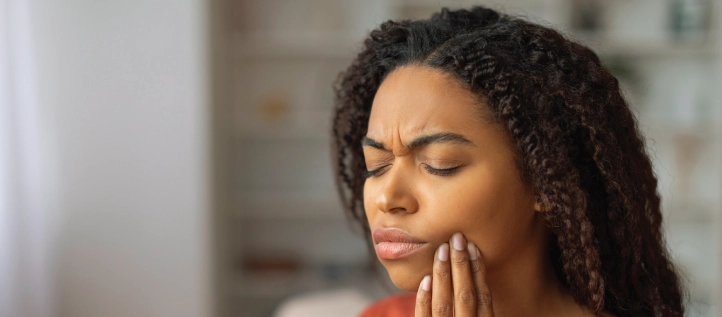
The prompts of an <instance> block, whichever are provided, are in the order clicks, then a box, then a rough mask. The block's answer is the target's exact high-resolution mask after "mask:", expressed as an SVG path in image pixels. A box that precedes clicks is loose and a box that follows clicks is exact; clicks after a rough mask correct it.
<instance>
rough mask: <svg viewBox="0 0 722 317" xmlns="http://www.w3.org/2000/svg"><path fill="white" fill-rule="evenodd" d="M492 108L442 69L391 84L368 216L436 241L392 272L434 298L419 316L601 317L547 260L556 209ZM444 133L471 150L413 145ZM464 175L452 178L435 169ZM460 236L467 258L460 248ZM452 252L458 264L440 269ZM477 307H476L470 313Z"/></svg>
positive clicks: (376, 109) (374, 143) (377, 101)
mask: <svg viewBox="0 0 722 317" xmlns="http://www.w3.org/2000/svg"><path fill="white" fill-rule="evenodd" d="M485 109H486V108H485V105H484V103H483V101H481V100H480V99H479V98H478V96H476V95H474V94H473V93H471V92H470V91H469V90H467V89H466V88H464V86H463V85H462V84H461V83H460V82H459V81H458V80H457V79H455V78H453V77H452V76H450V75H448V74H445V73H443V72H441V71H439V70H436V69H432V68H428V67H424V66H403V67H400V68H398V69H396V70H394V71H393V72H392V73H390V74H389V75H388V76H387V77H386V79H385V80H384V81H383V83H382V84H381V86H380V87H379V90H378V92H377V93H376V96H375V98H374V101H373V105H372V108H371V115H370V118H369V126H368V132H367V135H366V137H367V138H368V139H367V140H366V141H365V142H364V147H363V150H364V158H365V160H366V166H367V168H368V170H369V171H375V174H374V175H372V176H370V177H369V178H367V180H366V183H365V185H364V207H365V211H366V215H367V217H368V220H369V225H370V228H371V230H374V229H376V228H379V227H391V228H399V229H402V230H404V231H406V232H408V233H410V234H411V235H412V236H414V237H415V238H417V239H419V240H421V241H423V242H424V244H423V246H422V247H421V249H420V250H418V251H417V252H415V253H413V254H411V255H410V256H408V257H405V258H401V259H395V260H384V259H382V260H381V263H382V264H383V265H384V266H385V268H386V269H387V270H388V272H389V275H390V276H391V279H392V281H393V282H394V284H395V285H396V286H397V287H399V288H400V289H403V290H407V291H413V292H415V291H417V290H422V291H420V292H419V293H418V296H419V297H418V300H419V301H418V303H417V316H432V315H433V316H450V315H449V314H446V315H445V314H443V312H444V309H436V308H433V307H437V308H438V307H444V303H446V304H448V305H447V306H448V307H454V308H453V309H450V310H446V312H447V313H449V312H451V311H454V310H456V311H457V314H456V316H586V315H589V312H588V311H587V310H585V309H584V308H583V307H581V306H579V305H577V304H576V303H574V301H573V299H572V297H571V296H570V295H569V294H568V292H566V291H565V290H564V289H563V288H562V287H561V286H560V285H559V283H558V280H557V277H556V275H555V274H554V272H553V269H552V267H551V262H550V260H549V258H548V255H547V252H546V247H547V237H548V230H547V228H546V226H545V224H544V222H543V220H542V217H541V216H542V214H541V213H542V212H544V211H543V210H542V209H541V208H540V204H538V203H537V201H536V197H535V195H534V192H533V190H532V188H531V187H530V186H529V185H528V184H525V183H524V182H523V181H522V179H521V177H520V174H519V170H518V168H517V166H516V163H515V154H514V150H513V146H512V141H511V138H510V137H509V135H508V134H507V133H506V131H505V130H504V128H503V127H501V126H499V125H497V124H493V123H492V122H491V120H488V117H489V116H488V115H486V114H487V113H488V112H486V110H485ZM439 133H453V134H457V135H460V136H463V138H465V139H466V140H468V141H469V142H458V141H457V142H451V141H444V140H436V141H435V142H430V143H428V144H423V145H421V146H417V147H413V148H411V149H410V148H409V145H411V144H412V143H414V140H417V139H418V138H419V137H421V136H429V135H435V134H439ZM447 139H448V138H447ZM379 147H381V148H383V149H379ZM454 167H458V168H457V169H456V170H455V171H454V172H453V173H451V174H449V175H436V174H433V173H432V172H433V170H429V168H434V169H448V168H454ZM455 233H459V234H458V237H460V238H461V239H462V240H463V245H465V246H467V247H466V248H463V250H456V249H454V248H453V247H451V248H449V245H450V244H451V242H452V240H451V238H452V235H454V234H455ZM457 239H458V238H457ZM467 241H468V242H469V243H467ZM442 245H446V247H445V248H447V250H448V249H450V256H449V257H448V258H450V260H447V261H440V260H439V257H438V256H437V255H438V254H437V251H438V250H439V248H440V247H441V246H442ZM451 245H453V244H451ZM457 245H459V244H457ZM477 246H478V257H477V259H476V261H470V255H471V254H470V253H469V251H468V250H476V247H477ZM442 250H443V248H442ZM481 268H485V269H483V270H482V269H481ZM444 272H446V273H449V272H451V273H452V274H445V273H444ZM427 275H429V276H430V280H431V283H430V284H431V285H429V286H430V287H429V289H430V290H429V291H424V290H423V289H422V288H419V287H420V286H421V282H422V279H423V278H424V277H425V276H427ZM480 290H481V291H480ZM454 292H457V295H456V296H454V295H453V294H454ZM459 292H461V293H459ZM462 294H467V295H468V294H471V295H472V296H471V298H472V299H473V300H468V298H470V296H462ZM425 296H427V297H428V298H427V297H425ZM489 298H491V301H489V300H488V299H489ZM454 300H456V302H454ZM484 303H486V305H480V306H476V304H484ZM469 305H471V306H473V307H475V308H473V309H471V308H469V309H465V308H464V307H467V306H469ZM485 306H488V307H489V308H490V307H493V311H492V310H485V308H484V307H485ZM467 308H468V307H467ZM425 312H426V313H428V314H424V313H425ZM432 312H434V313H433V314H432Z"/></svg>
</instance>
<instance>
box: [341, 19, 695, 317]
mask: <svg viewBox="0 0 722 317" xmlns="http://www.w3.org/2000/svg"><path fill="white" fill-rule="evenodd" d="M403 65H420V66H425V67H432V68H434V69H438V70H441V71H443V72H445V73H448V74H451V75H453V76H454V77H455V78H457V79H459V80H460V82H462V83H463V84H464V85H465V86H466V87H467V89H469V90H470V91H471V92H473V93H475V94H476V95H478V96H480V97H481V98H482V100H484V101H485V103H486V106H487V107H489V110H491V113H493V117H494V118H493V120H495V122H496V123H497V124H500V125H502V126H504V127H505V128H506V131H507V132H508V133H509V135H510V136H511V138H512V140H513V141H514V147H515V151H516V159H517V164H518V167H519V170H520V171H521V173H522V175H523V180H524V181H525V182H527V183H528V184H530V185H532V186H533V188H534V189H535V193H536V196H537V200H538V201H539V202H540V203H541V204H542V206H543V208H545V209H547V210H549V212H545V213H543V214H544V217H545V221H546V223H547V226H548V227H549V229H550V234H551V235H552V236H553V237H552V239H550V245H549V252H550V254H551V257H552V260H553V262H554V263H553V264H554V268H555V270H556V272H557V274H558V276H559V277H560V280H561V282H562V283H563V284H564V285H565V287H567V288H568V289H569V290H570V291H571V293H572V294H573V296H574V299H575V300H576V301H577V303H579V304H581V305H585V306H587V307H589V308H590V309H592V310H593V311H594V312H596V313H597V314H599V313H601V312H602V311H604V310H606V311H608V312H611V313H613V314H615V315H617V316H636V317H639V316H683V314H684V305H683V297H684V294H683V288H682V286H681V282H680V277H679V276H678V273H677V271H676V268H675V266H674V264H673V263H672V262H671V260H670V258H669V255H668V251H667V248H666V244H665V241H664V238H663V235H662V231H661V225H662V215H661V213H660V196H659V193H658V192H657V178H656V176H655V174H654V172H653V170H652V164H651V162H650V159H649V156H648V155H647V153H646V150H645V143H644V140H643V138H642V137H641V134H640V132H639V130H638V127H637V121H636V118H635V116H634V115H633V113H632V112H631V111H630V109H629V106H628V105H627V102H626V101H625V99H624V98H623V96H622V94H621V92H620V88H619V82H618V80H617V79H616V78H615V77H614V76H613V75H611V74H610V72H609V71H608V70H607V69H606V68H605V67H604V66H603V65H602V62H601V61H600V59H599V57H598V56H597V55H596V54H595V53H594V52H593V51H592V50H590V49H589V48H587V47H585V46H582V45H580V44H577V43H575V42H573V41H570V40H568V39H567V38H565V36H563V35H562V34H560V33H559V32H557V31H555V30H552V29H550V28H547V27H544V26H541V25H538V24H535V23H531V22H528V21H525V20H523V19H521V18H517V17H512V16H509V15H505V14H501V13H498V12H496V11H494V10H492V9H488V8H484V7H479V6H477V7H474V8H472V9H471V10H464V9H462V10H455V11H450V10H448V9H446V8H444V9H442V10H441V12H440V13H436V14H434V15H433V16H432V17H431V18H430V19H428V20H418V21H411V20H403V21H387V22H385V23H383V24H381V26H380V27H379V28H377V29H375V30H373V31H372V32H371V33H370V35H369V36H368V38H366V39H365V41H364V43H363V48H362V50H361V52H360V53H359V54H358V56H357V57H356V59H355V60H354V61H353V63H352V64H351V66H349V67H348V69H346V71H345V72H343V73H341V74H340V76H339V78H338V80H337V81H336V83H335V85H334V89H335V93H336V102H335V107H334V115H333V131H332V132H333V141H332V148H333V155H334V160H335V166H334V168H335V173H336V183H337V185H338V188H339V193H340V195H341V198H342V200H343V202H344V204H345V207H346V209H347V211H348V212H349V213H350V215H351V216H352V219H354V220H357V221H358V222H359V223H360V224H361V226H363V229H364V231H365V234H366V237H367V241H370V239H369V225H368V221H367V219H366V214H365V212H364V207H363V187H364V182H365V171H366V165H365V161H364V155H363V151H362V146H361V139H362V138H363V137H364V136H365V134H366V132H367V128H368V121H369V114H370V111H371V104H372V102H373V99H374V96H375V94H376V91H377V90H378V88H379V85H380V84H381V82H382V81H383V80H384V78H385V77H386V76H387V75H388V74H389V73H390V72H391V71H393V70H394V69H396V68H398V67H400V66H403Z"/></svg>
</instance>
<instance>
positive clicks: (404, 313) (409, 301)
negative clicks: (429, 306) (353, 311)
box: [359, 293, 416, 317]
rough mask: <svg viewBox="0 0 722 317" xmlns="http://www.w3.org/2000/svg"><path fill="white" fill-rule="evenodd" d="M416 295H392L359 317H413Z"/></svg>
mask: <svg viewBox="0 0 722 317" xmlns="http://www.w3.org/2000/svg"><path fill="white" fill-rule="evenodd" d="M415 305H416V293H406V294H399V295H392V296H389V297H385V298H382V299H380V300H379V301H377V302H375V303H373V304H371V306H369V307H367V308H366V310H364V311H363V312H362V313H361V315H359V317H413V316H414V306H415Z"/></svg>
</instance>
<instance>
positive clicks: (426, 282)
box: [421, 275, 431, 292]
mask: <svg viewBox="0 0 722 317" xmlns="http://www.w3.org/2000/svg"><path fill="white" fill-rule="evenodd" d="M421 289H422V290H425V291H427V292H428V291H429V290H431V275H427V276H424V279H422V280H421Z"/></svg>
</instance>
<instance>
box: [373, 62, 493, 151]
mask: <svg viewBox="0 0 722 317" xmlns="http://www.w3.org/2000/svg"><path fill="white" fill-rule="evenodd" d="M485 107H486V106H485V105H484V104H483V103H482V102H481V100H480V98H479V97H478V96H476V95H474V94H473V93H472V92H471V91H469V90H468V89H466V88H465V87H464V86H463V84H462V83H461V82H459V81H458V80H457V79H456V78H454V77H453V76H452V75H448V74H445V73H443V72H441V71H439V70H436V69H433V68H429V67H423V66H403V67H400V68H398V69H396V70H394V71H393V72H391V73H390V74H389V75H388V76H387V77H386V79H385V80H384V81H383V82H382V83H381V86H380V87H379V89H378V92H377V93H376V96H375V97H374V101H373V105H372V107H371V115H370V118H369V127H368V133H367V135H368V136H369V137H372V138H380V139H384V138H387V139H388V138H391V137H393V136H394V135H397V134H398V135H400V137H401V141H402V143H407V142H408V140H409V139H410V138H413V136H415V135H418V134H420V133H434V132H440V131H444V132H458V133H464V132H467V133H470V132H472V130H476V129H477V128H479V127H480V126H481V125H488V124H489V122H488V120H487V118H488V115H487V111H486V110H485Z"/></svg>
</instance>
